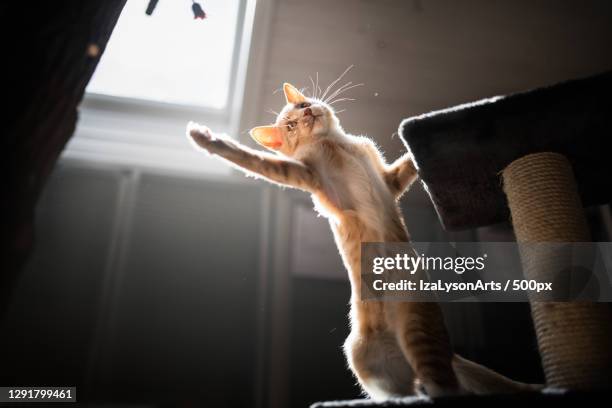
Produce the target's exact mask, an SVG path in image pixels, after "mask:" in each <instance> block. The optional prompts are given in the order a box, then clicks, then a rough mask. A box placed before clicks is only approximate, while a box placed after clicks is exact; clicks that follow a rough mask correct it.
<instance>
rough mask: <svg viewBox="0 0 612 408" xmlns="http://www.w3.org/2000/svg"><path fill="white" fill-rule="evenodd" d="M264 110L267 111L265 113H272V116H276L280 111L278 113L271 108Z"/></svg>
mask: <svg viewBox="0 0 612 408" xmlns="http://www.w3.org/2000/svg"><path fill="white" fill-rule="evenodd" d="M266 112H267V113H270V114H272V115H274V116H278V115H280V113H278V112H277V111H275V110H272V109H268V110H267V111H266Z"/></svg>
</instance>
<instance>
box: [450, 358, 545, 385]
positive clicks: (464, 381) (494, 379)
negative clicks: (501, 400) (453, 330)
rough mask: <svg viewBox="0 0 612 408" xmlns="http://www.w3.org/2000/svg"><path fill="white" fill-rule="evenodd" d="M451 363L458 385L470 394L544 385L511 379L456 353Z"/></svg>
mask: <svg viewBox="0 0 612 408" xmlns="http://www.w3.org/2000/svg"><path fill="white" fill-rule="evenodd" d="M452 364H453V369H454V370H455V374H456V375H457V380H458V381H459V385H460V387H461V388H462V390H463V391H466V392H468V393H470V394H513V393H517V392H529V391H538V390H541V389H542V388H543V387H544V386H543V385H540V384H525V383H521V382H518V381H514V380H511V379H509V378H507V377H504V376H503V375H501V374H498V373H496V372H495V371H493V370H490V369H488V368H486V367H484V366H481V365H480V364H476V363H474V362H473V361H470V360H466V359H465V358H463V357H461V356H458V355H456V354H455V355H454V357H453V363H452Z"/></svg>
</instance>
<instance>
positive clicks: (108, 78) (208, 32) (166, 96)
mask: <svg viewBox="0 0 612 408" xmlns="http://www.w3.org/2000/svg"><path fill="white" fill-rule="evenodd" d="M147 3H148V0H128V1H127V4H126V5H125V8H124V10H123V12H122V13H121V17H120V18H119V21H118V23H117V26H116V27H115V30H114V31H113V34H112V36H111V38H110V41H109V43H108V45H107V48H106V51H105V52H104V54H103V55H102V58H101V60H100V63H99V64H98V67H97V69H96V72H95V74H94V76H93V78H92V80H91V81H90V83H89V86H88V87H87V92H89V93H94V94H104V95H110V96H117V97H128V98H134V99H144V100H151V101H156V102H165V103H173V104H180V105H191V106H198V107H207V108H213V109H223V108H225V107H226V106H227V104H228V99H229V92H230V81H231V80H232V64H233V53H234V48H235V42H236V38H235V37H236V28H237V27H236V25H237V20H238V9H239V3H240V1H239V0H233V1H230V0H219V1H205V2H203V3H201V4H202V5H203V7H204V10H205V11H206V14H207V15H208V18H206V19H204V20H195V19H194V18H193V13H192V11H191V0H162V1H160V2H159V3H158V5H157V7H156V9H155V11H154V13H153V15H152V16H148V15H146V14H145V9H146V6H147Z"/></svg>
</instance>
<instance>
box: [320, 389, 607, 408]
mask: <svg viewBox="0 0 612 408" xmlns="http://www.w3.org/2000/svg"><path fill="white" fill-rule="evenodd" d="M610 397H612V394H610V393H609V392H576V391H572V392H564V391H558V390H554V391H553V390H547V391H544V392H541V393H540V392H538V393H527V394H513V395H488V396H473V395H469V396H462V397H448V398H437V399H435V400H432V399H429V398H419V397H406V398H398V399H391V400H387V401H383V402H375V401H372V400H366V399H362V400H348V401H327V402H317V403H315V404H313V405H311V408H361V407H364V408H365V407H369V408H383V407H431V408H437V407H439V408H447V407H448V408H451V407H453V408H458V407H470V408H481V407H482V408H485V407H487V408H506V407H508V408H510V407H512V408H517V407H522V408H528V407H538V408H547V407H551V408H552V407H555V408H559V407H565V406H573V407H580V408H590V407H604V406H608V405H610Z"/></svg>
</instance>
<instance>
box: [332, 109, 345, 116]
mask: <svg viewBox="0 0 612 408" xmlns="http://www.w3.org/2000/svg"><path fill="white" fill-rule="evenodd" d="M342 112H346V109H340V110H339V111H334V113H335V114H336V115H337V114H339V113H342Z"/></svg>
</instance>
